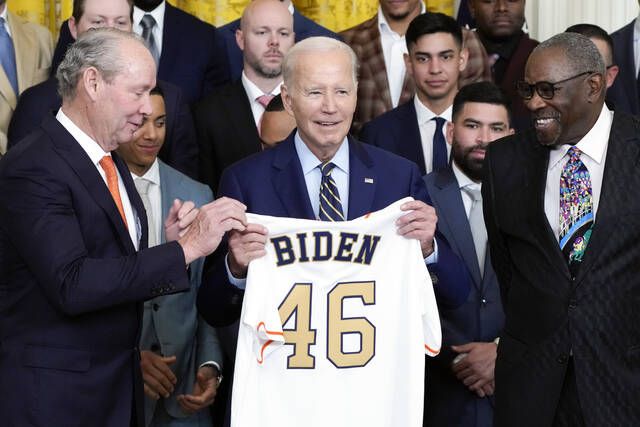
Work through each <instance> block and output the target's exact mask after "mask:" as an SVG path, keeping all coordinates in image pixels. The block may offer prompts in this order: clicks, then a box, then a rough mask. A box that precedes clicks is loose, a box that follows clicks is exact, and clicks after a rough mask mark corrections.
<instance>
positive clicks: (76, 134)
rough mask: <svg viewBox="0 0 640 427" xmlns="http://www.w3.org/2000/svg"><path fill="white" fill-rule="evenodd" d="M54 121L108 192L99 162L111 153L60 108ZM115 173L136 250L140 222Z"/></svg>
mask: <svg viewBox="0 0 640 427" xmlns="http://www.w3.org/2000/svg"><path fill="white" fill-rule="evenodd" d="M56 119H57V120H58V121H59V122H60V124H61V125H62V126H63V127H64V128H65V129H66V130H67V132H69V133H70V134H71V136H72V137H73V138H74V139H75V140H76V141H77V142H78V144H80V147H81V148H82V149H83V150H84V151H85V152H86V153H87V156H89V159H91V163H93V166H94V167H95V168H96V169H97V170H98V173H99V174H100V176H101V177H102V180H103V181H104V185H105V186H107V191H108V184H107V175H106V174H105V171H104V169H102V166H100V160H102V158H103V157H104V156H111V153H108V152H105V151H104V150H103V149H102V147H100V145H98V143H97V142H96V141H94V140H93V139H91V137H90V136H89V135H87V134H86V133H85V132H84V131H83V130H82V129H80V128H79V127H78V126H76V124H75V123H73V122H72V121H71V119H70V118H69V117H68V116H67V115H66V114H64V112H63V111H62V108H60V109H59V110H58V113H57V114H56ZM116 173H117V174H118V189H119V190H120V199H121V200H122V207H123V209H124V215H125V217H126V218H127V229H128V231H129V236H130V237H131V242H133V246H134V247H135V248H136V250H138V247H139V244H140V236H141V235H142V230H141V229H140V222H139V221H138V217H137V216H136V215H135V214H134V212H133V207H132V206H131V202H130V201H129V195H128V193H127V189H126V188H125V186H124V181H123V180H122V175H120V171H119V170H118V168H117V167H116ZM114 203H115V202H114Z"/></svg>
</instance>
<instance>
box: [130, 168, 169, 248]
mask: <svg viewBox="0 0 640 427" xmlns="http://www.w3.org/2000/svg"><path fill="white" fill-rule="evenodd" d="M131 177H132V178H133V180H134V181H136V180H139V179H146V180H147V181H150V182H151V184H149V190H148V192H147V197H149V203H150V204H151V216H152V217H153V224H149V235H151V233H154V237H155V241H156V242H157V243H156V244H158V245H159V244H160V243H161V242H162V224H163V223H164V218H163V215H162V195H161V193H160V166H159V165H158V159H156V160H155V161H154V162H153V164H152V165H151V167H150V168H149V170H148V171H147V172H146V173H145V174H144V175H142V176H138V175H136V174H133V173H132V174H131Z"/></svg>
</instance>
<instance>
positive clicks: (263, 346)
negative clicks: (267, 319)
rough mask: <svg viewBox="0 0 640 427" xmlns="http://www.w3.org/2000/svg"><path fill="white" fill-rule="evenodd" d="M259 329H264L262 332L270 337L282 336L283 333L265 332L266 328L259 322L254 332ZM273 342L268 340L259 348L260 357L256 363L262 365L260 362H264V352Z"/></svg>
mask: <svg viewBox="0 0 640 427" xmlns="http://www.w3.org/2000/svg"><path fill="white" fill-rule="evenodd" d="M260 327H262V328H264V331H265V332H266V333H267V334H270V335H280V336H284V332H278V331H269V330H267V326H266V325H265V324H264V322H260V323H258V326H257V327H256V330H258V331H259V330H260ZM272 342H273V340H269V341H267V342H265V343H264V344H263V345H262V347H261V348H260V357H259V358H258V363H259V364H261V365H262V362H264V356H263V353H264V350H265V349H266V348H267V347H268V346H269V344H271V343H272Z"/></svg>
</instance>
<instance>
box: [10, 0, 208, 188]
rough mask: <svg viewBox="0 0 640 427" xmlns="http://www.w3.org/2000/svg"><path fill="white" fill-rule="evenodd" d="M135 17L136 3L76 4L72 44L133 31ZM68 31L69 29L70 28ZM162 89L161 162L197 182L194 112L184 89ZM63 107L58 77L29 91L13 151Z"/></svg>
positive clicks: (13, 133) (15, 125) (14, 122)
mask: <svg viewBox="0 0 640 427" xmlns="http://www.w3.org/2000/svg"><path fill="white" fill-rule="evenodd" d="M132 14H133V3H132V2H131V1H130V0H75V1H74V2H73V15H72V16H71V18H69V26H68V28H70V29H71V33H70V34H71V36H70V37H72V38H71V40H72V41H73V40H75V39H76V38H77V37H78V36H79V35H80V34H82V33H84V32H85V31H88V30H89V29H90V28H99V27H113V28H117V29H119V30H123V31H131V28H132V23H131V16H132ZM64 27H65V28H67V25H66V24H65V25H64ZM66 46H67V45H66V44H65V49H66ZM158 85H159V86H160V87H161V88H162V90H163V92H164V98H165V105H166V110H167V120H166V129H167V140H168V142H167V143H166V144H164V145H163V146H162V150H161V151H160V158H161V159H162V160H164V161H165V162H167V163H168V164H169V165H170V166H173V167H174V168H176V169H178V170H179V171H181V172H183V173H185V174H187V175H189V176H190V177H192V178H197V177H198V145H197V142H196V135H195V129H194V125H193V118H192V116H191V111H190V110H189V107H188V106H187V104H186V100H185V98H184V96H183V94H182V91H181V90H180V88H178V87H177V86H174V85H173V84H171V83H168V82H165V81H159V82H158ZM61 104H62V99H61V98H60V95H59V94H58V91H57V81H56V78H55V77H51V78H49V79H48V80H46V81H45V82H43V83H41V84H39V85H36V86H33V87H32V88H30V89H29V90H26V91H25V92H24V93H23V94H22V96H21V97H20V99H19V100H18V105H17V107H16V111H15V114H14V115H13V117H12V119H11V124H10V125H9V135H8V136H9V148H11V147H13V146H15V145H16V144H17V143H18V142H20V140H22V138H24V137H25V136H27V135H28V134H29V133H30V132H31V131H33V130H34V129H37V128H38V127H39V125H40V123H41V122H42V119H44V118H45V117H46V116H47V115H49V114H50V112H52V111H53V112H54V113H55V112H56V111H58V109H59V108H60V105H61Z"/></svg>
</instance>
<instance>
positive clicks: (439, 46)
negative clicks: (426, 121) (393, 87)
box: [404, 32, 467, 106]
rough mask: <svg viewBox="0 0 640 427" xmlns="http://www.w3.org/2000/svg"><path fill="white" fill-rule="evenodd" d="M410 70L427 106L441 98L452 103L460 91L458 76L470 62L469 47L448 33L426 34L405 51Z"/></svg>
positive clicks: (419, 94) (420, 95)
mask: <svg viewBox="0 0 640 427" xmlns="http://www.w3.org/2000/svg"><path fill="white" fill-rule="evenodd" d="M404 58H405V64H406V66H407V72H408V73H409V74H410V75H411V76H412V77H413V79H414V81H415V82H416V90H417V93H418V98H419V99H420V101H422V102H423V103H424V104H425V105H427V106H429V104H430V103H432V102H434V101H439V100H445V101H446V102H445V104H447V105H451V104H452V103H453V98H454V97H455V95H456V92H457V91H458V76H459V75H460V72H461V71H462V70H464V68H465V67H466V65H467V50H466V49H461V48H460V46H459V45H458V44H457V43H456V41H455V39H454V37H453V35H451V34H449V33H444V32H442V33H433V34H425V35H423V36H421V37H419V38H418V39H417V41H416V43H415V44H412V45H411V46H410V49H409V54H408V55H406V54H405V57H404Z"/></svg>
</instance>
